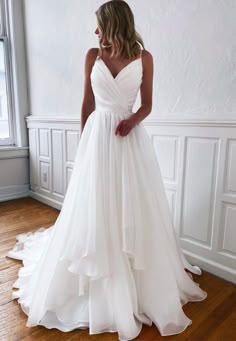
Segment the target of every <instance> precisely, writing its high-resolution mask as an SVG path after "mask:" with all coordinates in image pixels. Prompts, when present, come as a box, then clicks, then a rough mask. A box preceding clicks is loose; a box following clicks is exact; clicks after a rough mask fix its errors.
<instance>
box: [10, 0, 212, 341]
mask: <svg viewBox="0 0 236 341" xmlns="http://www.w3.org/2000/svg"><path fill="white" fill-rule="evenodd" d="M96 15H97V23H98V27H97V29H96V33H97V34H98V38H99V45H100V49H96V48H92V49H90V50H89V51H88V53H87V55H86V61H85V85H84V89H85V90H84V99H83V104H82V114H81V133H82V134H81V139H80V143H79V146H78V149H77V152H76V156H75V161H74V168H73V172H72V175H71V179H70V182H69V185H68V188H67V192H66V195H65V198H64V202H63V206H62V210H61V212H60V214H59V216H58V218H57V220H56V222H55V224H54V225H53V226H51V227H50V228H48V229H45V228H41V229H39V230H37V231H36V232H34V233H28V234H21V235H18V236H17V239H18V242H17V243H16V245H15V247H14V249H13V250H11V251H10V252H9V253H8V256H9V257H12V258H17V259H22V260H23V263H24V267H23V268H21V269H20V271H19V274H18V277H19V278H18V280H17V281H16V282H15V283H14V284H13V287H15V288H18V291H17V292H13V294H12V297H13V299H14V298H18V302H19V303H20V304H21V307H22V309H23V311H24V312H25V313H26V314H27V315H28V320H27V324H26V325H27V326H28V327H32V326H36V325H43V326H45V327H47V328H58V329H60V330H62V331H65V332H67V331H70V330H73V329H77V328H78V329H79V328H89V333H90V334H97V333H102V332H117V333H118V337H119V339H120V340H132V339H134V338H135V337H137V336H138V335H139V333H140V331H141V328H142V324H143V323H145V324H147V325H149V326H150V325H151V324H152V322H154V324H155V325H156V327H157V328H158V329H159V331H160V334H161V335H163V336H164V335H173V334H178V333H181V332H182V331H183V330H185V329H186V328H187V326H188V325H190V324H191V323H192V321H191V320H190V319H189V318H188V317H187V316H186V315H185V314H184V312H183V310H182V306H183V305H184V304H186V303H187V302H188V301H201V300H204V299H205V298H206V296H207V293H206V292H205V291H203V290H202V289H201V288H200V287H199V284H198V283H195V282H194V281H193V278H192V274H191V273H190V272H193V273H195V274H198V275H200V274H201V270H200V268H199V267H197V266H192V265H191V264H189V262H188V261H187V260H186V258H185V256H184V254H183V253H182V251H181V248H180V246H179V245H178V240H177V238H176V236H175V232H174V226H173V222H172V219H171V212H170V209H169V206H168V201H167V198H166V194H165V189H164V185H163V182H162V177H161V173H160V169H159V164H158V162H157V158H156V154H155V150H154V148H153V145H152V143H151V140H150V137H149V136H148V134H147V132H146V130H145V128H144V126H143V123H142V120H143V119H144V118H145V117H146V116H147V115H148V114H149V113H150V112H151V108H152V81H153V58H152V55H151V53H150V52H148V51H147V50H145V49H144V44H143V41H142V39H141V37H140V36H139V35H138V34H137V32H136V31H135V25H134V18H133V13H132V11H131V9H130V7H129V6H128V4H127V3H126V2H124V1H118V0H115V1H108V2H106V3H105V4H103V5H102V6H100V7H99V9H98V10H97V12H96ZM141 47H143V50H141ZM139 90H140V94H141V106H140V108H139V109H138V110H137V112H136V113H133V112H132V108H133V105H134V102H135V99H136V96H137V93H138V91H139ZM185 269H186V270H188V271H189V272H187V271H185Z"/></svg>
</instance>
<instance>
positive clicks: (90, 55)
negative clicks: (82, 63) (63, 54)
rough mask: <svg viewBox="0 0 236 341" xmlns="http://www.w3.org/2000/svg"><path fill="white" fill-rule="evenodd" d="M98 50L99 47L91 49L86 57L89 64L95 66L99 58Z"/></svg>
mask: <svg viewBox="0 0 236 341" xmlns="http://www.w3.org/2000/svg"><path fill="white" fill-rule="evenodd" d="M98 50H99V49H98V48H97V47H91V48H90V49H89V50H88V51H87V53H86V56H85V60H86V63H87V64H93V63H94V62H95V60H96V58H97V55H98Z"/></svg>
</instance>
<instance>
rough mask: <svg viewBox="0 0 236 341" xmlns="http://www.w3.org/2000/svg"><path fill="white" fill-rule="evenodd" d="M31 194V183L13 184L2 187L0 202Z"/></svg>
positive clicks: (0, 189)
mask: <svg viewBox="0 0 236 341" xmlns="http://www.w3.org/2000/svg"><path fill="white" fill-rule="evenodd" d="M28 196H29V185H28V184H26V185H13V186H4V187H0V202H1V201H7V200H12V199H19V198H24V197H28Z"/></svg>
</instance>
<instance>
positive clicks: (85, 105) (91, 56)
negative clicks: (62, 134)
mask: <svg viewBox="0 0 236 341" xmlns="http://www.w3.org/2000/svg"><path fill="white" fill-rule="evenodd" d="M97 53H98V49H97V48H91V49H89V50H88V52H87V54H86V57H85V66H84V96H83V102H82V107H81V134H82V132H83V129H84V126H85V123H86V121H87V118H88V117H89V115H90V114H91V113H92V112H93V111H94V110H95V100H94V94H93V90H92V86H91V80H90V74H91V71H92V67H93V64H94V62H95V59H96V57H97Z"/></svg>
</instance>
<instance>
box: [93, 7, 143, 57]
mask: <svg viewBox="0 0 236 341" xmlns="http://www.w3.org/2000/svg"><path fill="white" fill-rule="evenodd" d="M95 14H96V17H97V23H98V27H99V29H100V31H101V37H100V39H99V46H100V49H99V54H98V57H101V55H102V49H103V47H104V46H103V45H105V41H107V42H108V44H110V45H111V48H112V51H111V55H110V57H113V56H121V57H124V58H128V59H129V58H132V57H136V56H137V55H138V54H139V53H140V45H141V46H142V47H143V49H144V42H143V40H142V38H141V36H140V35H139V34H138V33H137V32H136V30H135V23H134V15H133V13H132V11H131V9H130V7H129V5H128V4H127V3H126V2H125V1H123V0H112V1H108V2H105V3H104V4H102V5H101V6H100V7H99V8H98V9H97V11H96V12H95Z"/></svg>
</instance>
